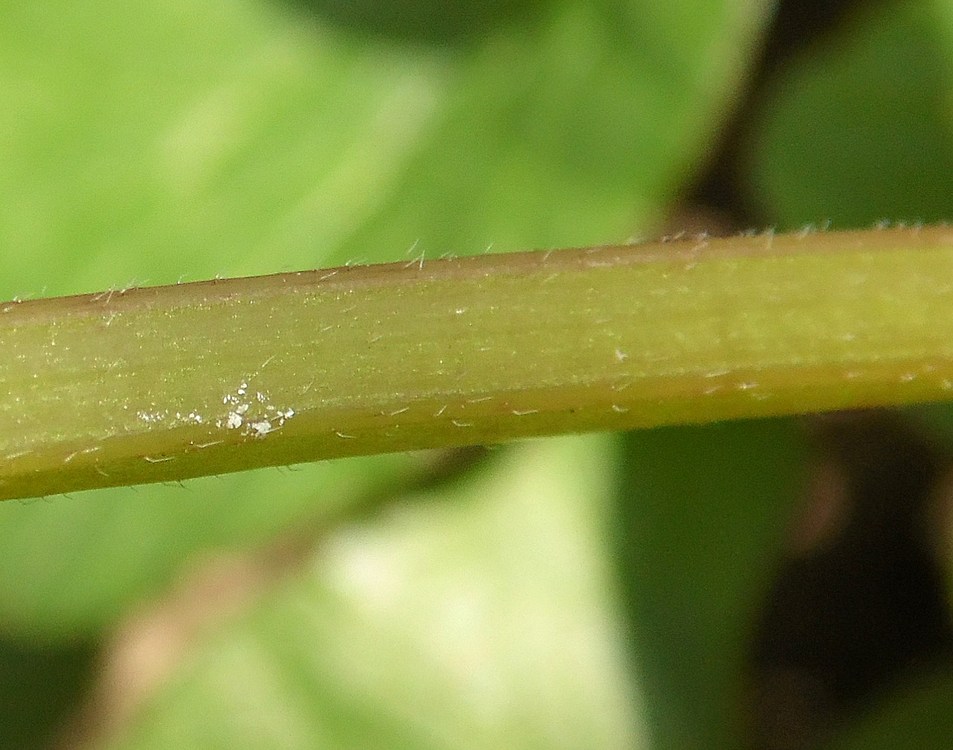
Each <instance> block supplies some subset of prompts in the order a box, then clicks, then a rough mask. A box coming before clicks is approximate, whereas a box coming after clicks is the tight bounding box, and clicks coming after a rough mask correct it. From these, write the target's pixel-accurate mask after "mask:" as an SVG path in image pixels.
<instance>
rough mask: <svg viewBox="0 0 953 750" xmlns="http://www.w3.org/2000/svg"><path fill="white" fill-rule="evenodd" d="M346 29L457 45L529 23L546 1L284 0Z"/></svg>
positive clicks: (431, 43) (354, 31)
mask: <svg viewBox="0 0 953 750" xmlns="http://www.w3.org/2000/svg"><path fill="white" fill-rule="evenodd" d="M287 2H289V3H291V4H292V5H295V6H297V7H299V8H304V9H305V10H307V11H309V12H311V13H313V14H315V15H316V16H317V17H319V18H320V20H321V21H324V22H327V23H330V24H332V25H334V26H337V27H339V28H343V29H346V30H347V31H350V32H353V33H356V34H361V35H366V36H375V37H380V38H383V39H388V40H391V41H395V42H416V43H420V44H429V45H435V46H444V47H449V46H461V45H465V44H467V43H469V42H472V41H474V40H476V39H479V38H481V37H483V36H485V35H486V34H487V33H489V32H491V31H493V30H494V29H496V28H498V27H500V26H504V25H507V24H512V23H518V22H525V21H528V20H532V19H533V18H534V17H535V16H536V15H537V14H538V13H539V12H540V11H541V10H542V9H543V8H544V6H545V2H544V0H512V1H510V0H484V2H479V3H474V2H469V0H444V2H435V1H434V0H388V1H386V2H381V1H380V0H287Z"/></svg>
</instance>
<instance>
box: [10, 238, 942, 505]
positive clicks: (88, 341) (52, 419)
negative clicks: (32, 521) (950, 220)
mask: <svg viewBox="0 0 953 750" xmlns="http://www.w3.org/2000/svg"><path fill="white" fill-rule="evenodd" d="M0 346H2V351H3V358H2V361H0V393H2V394H3V397H2V400H0V426H2V427H0V498H11V497H28V496H36V495H44V494H50V493H57V492H65V491H70V490H77V489H87V488H91V487H101V486H110V485H119V484H136V483H143V482H156V481H166V480H175V479H184V478H187V477H193V476H198V475H204V474H213V473H223V472H229V471H236V470H240V469H249V468H254V467H259V466H269V465H278V464H291V463H296V462H302V461H313V460H317V459H323V458H332V457H337V456H348V455H358V454H371V453H380V452H388V451H404V450H412V449H417V448H425V447H436V446H453V445H465V444H476V443H495V442H500V441H504V440H509V439H513V438H520V437H527V436H534V435H551V434H556V433H562V432H581V431H587V430H621V429H629V428H635V427H649V426H653V425H661V424H671V423H679V422H682V423H685V422H706V421H713V420H721V419H728V418H737V417H758V416H765V415H779V414H792V413H800V412H808V411H820V410H827V409H841V408H851V407H862V406H875V405H888V404H903V403H911V402H921V401H931V400H941V399H944V398H953V230H950V229H946V228H928V229H909V230H899V229H898V230H876V231H869V232H856V233H827V234H809V235H798V236H795V235H790V236H771V235H762V236H758V237H736V238H731V239H723V240H714V239H712V240H700V239H686V240H681V241H677V242H669V243H660V244H646V245H637V246H626V247H605V248H589V249H580V250H560V251H555V252H548V253H542V252H540V253H521V254H514V255H493V256H482V257H470V258H460V259H453V260H435V261H429V262H426V263H419V264H418V263H413V264H408V265H404V264H392V265H383V266H365V267H348V268H338V269H332V270H327V271H309V272H305V273H294V274H282V275H275V276H265V277H259V278H246V279H232V280H227V281H209V282H201V283H195V284H181V285H176V286H166V287H154V288H146V289H128V290H122V291H111V292H105V293H102V294H97V295H91V296H79V297H67V298H59V299H44V300H35V301H28V302H9V303H3V304H0Z"/></svg>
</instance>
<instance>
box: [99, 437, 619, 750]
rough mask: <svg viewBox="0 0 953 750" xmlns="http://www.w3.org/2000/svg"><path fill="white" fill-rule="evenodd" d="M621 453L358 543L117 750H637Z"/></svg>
mask: <svg viewBox="0 0 953 750" xmlns="http://www.w3.org/2000/svg"><path fill="white" fill-rule="evenodd" d="M607 455H609V451H608V446H607V438H606V437H604V436H589V437H585V438H562V439H555V440H548V441H539V442H534V443H529V444H524V445H521V446H519V448H518V449H516V450H511V451H507V452H506V454H504V455H502V456H500V457H499V460H498V461H496V462H494V463H493V464H492V465H491V470H490V471H489V472H485V473H483V474H482V475H480V476H478V477H476V478H474V479H473V480H472V481H469V482H465V483H459V484H457V485H456V486H454V487H453V488H450V489H445V490H443V491H439V492H431V493H426V494H424V495H421V496H418V497H412V498H409V499H408V500H407V501H406V502H405V503H402V504H400V505H397V506H395V507H394V508H393V509H392V510H391V511H390V512H388V513H386V514H385V515H383V516H382V517H380V518H379V519H377V520H376V521H374V522H372V523H366V524H361V525H357V526H351V527H345V528H342V529H340V530H339V531H337V532H335V533H333V534H331V535H330V536H329V537H328V538H327V539H325V540H324V541H323V542H322V543H321V544H320V545H319V546H318V548H317V550H316V552H315V554H314V556H313V558H311V560H310V562H309V563H308V565H307V567H306V568H305V569H304V570H303V571H302V572H301V574H300V575H296V576H294V578H293V579H292V580H290V581H288V583H287V584H286V585H283V586H281V587H280V589H279V590H278V591H276V592H274V593H273V594H269V595H266V596H265V598H264V600H263V601H261V603H260V604H259V605H258V606H257V607H256V608H255V609H254V610H253V611H252V612H250V613H249V614H248V615H247V616H246V617H244V618H242V619H241V620H239V621H237V622H234V623H233V624H232V625H230V626H227V627H225V628H223V629H222V630H220V631H219V632H217V633H216V634H215V635H214V636H213V637H211V638H209V639H208V640H207V641H206V642H205V643H204V645H201V646H200V647H199V648H198V649H197V650H196V651H195V652H194V653H192V654H191V656H190V657H189V658H187V659H186V660H185V662H184V663H183V665H182V669H181V670H180V672H179V674H178V676H177V677H175V678H174V679H173V680H172V681H171V682H170V683H169V684H168V686H167V687H166V688H165V689H164V690H162V691H161V692H160V693H159V694H158V696H157V697H156V698H155V699H154V700H153V701H151V702H150V703H149V704H148V705H147V706H146V707H145V708H144V709H143V711H142V712H141V713H140V716H139V719H138V721H136V722H134V724H133V725H132V727H131V728H130V729H129V730H128V732H127V733H126V735H125V737H124V738H123V739H121V740H119V741H118V742H116V743H115V744H111V745H109V746H110V747H113V748H122V749H123V750H132V749H133V748H136V749H137V750H145V749H146V748H169V747H189V748H196V749H197V750H198V749H201V748H223V747H228V748H232V749H233V750H241V749H242V748H249V750H251V749H252V748H254V749H256V750H257V748H262V747H269V748H289V749H290V748H314V747H334V748H355V750H357V749H358V748H360V749H361V750H369V749H370V748H381V749H384V748H386V749H387V750H393V749H394V748H403V747H407V748H454V750H459V749H461V748H473V749H476V748H487V749H489V748H493V749H494V750H495V749H496V748H503V747H505V748H547V749H551V748H580V747H594V748H595V747H597V748H605V749H607V750H608V749H610V748H619V749H620V750H621V749H622V748H631V747H634V746H637V745H636V743H637V742H638V716H637V714H636V713H635V706H636V705H637V700H636V696H635V695H634V694H633V690H632V687H631V686H630V685H629V684H627V682H626V679H625V675H624V673H623V672H622V670H621V661H622V660H621V659H620V658H619V651H620V648H621V645H620V642H619V640H618V633H617V632H616V630H615V627H614V620H613V617H612V610H611V606H610V595H611V590H610V587H609V584H608V581H609V569H608V565H607V561H606V560H605V559H604V553H605V543H604V539H603V535H604V527H603V524H604V522H605V511H606V507H607V502H606V501H607V495H608V492H609V482H610V479H611V469H612V467H611V466H609V465H607V464H606V456H607Z"/></svg>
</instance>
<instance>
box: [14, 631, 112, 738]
mask: <svg viewBox="0 0 953 750" xmlns="http://www.w3.org/2000/svg"><path fill="white" fill-rule="evenodd" d="M96 656H97V650H96V648H95V646H94V645H92V644H89V643H77V644H75V645H69V646H49V645H46V644H37V645H36V646H32V645H28V644H25V643H23V642H22V641H13V640H9V639H0V747H4V748H17V750H31V748H37V749H39V748H49V747H53V746H54V743H55V740H56V739H57V738H61V732H62V728H63V725H64V724H65V723H66V722H67V720H68V719H69V718H70V717H71V716H72V714H73V712H74V711H75V710H76V706H77V705H79V704H80V703H81V702H82V700H83V698H84V696H85V693H86V691H87V690H88V688H89V686H90V684H91V683H92V679H93V677H94V672H95V668H96Z"/></svg>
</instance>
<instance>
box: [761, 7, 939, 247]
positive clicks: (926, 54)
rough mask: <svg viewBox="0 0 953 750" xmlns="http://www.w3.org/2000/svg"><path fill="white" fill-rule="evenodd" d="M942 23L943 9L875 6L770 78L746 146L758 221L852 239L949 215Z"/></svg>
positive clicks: (933, 220) (932, 220)
mask: <svg viewBox="0 0 953 750" xmlns="http://www.w3.org/2000/svg"><path fill="white" fill-rule="evenodd" d="M944 8H945V10H944ZM944 13H945V15H946V19H947V21H949V15H950V14H949V3H946V2H945V1H943V0H934V1H931V0H916V1H915V2H891V3H879V4H877V5H876V6H873V7H872V8H870V9H869V10H868V11H867V12H866V13H865V14H864V15H863V16H862V17H858V18H857V19H855V26H853V27H852V28H850V29H848V30H847V31H848V33H847V34H846V35H842V36H840V37H838V38H836V39H834V40H832V41H830V42H828V43H826V44H825V45H824V46H823V47H819V48H817V49H815V50H812V51H811V52H810V54H805V55H803V56H801V57H800V58H799V59H798V60H797V61H796V62H795V63H792V64H790V65H789V66H788V67H787V68H786V69H784V70H782V71H781V73H780V74H779V75H778V77H777V78H776V80H775V81H774V82H773V83H772V94H771V96H770V97H769V99H768V101H767V103H766V104H765V105H764V112H763V115H762V119H761V122H760V123H759V124H758V125H757V127H756V128H755V130H754V133H753V135H752V137H751V140H750V142H749V144H748V148H749V151H750V155H749V158H750V161H751V163H752V170H751V174H750V177H749V192H750V194H751V196H752V197H753V198H754V199H755V200H756V201H757V203H758V205H760V207H761V209H762V211H763V213H764V215H766V216H767V217H768V219H769V221H772V222H776V223H777V224H778V225H779V226H780V227H781V228H796V227H798V226H802V225H804V224H823V223H825V222H827V221H830V222H832V223H833V225H834V226H835V227H839V228H853V227H863V226H870V225H872V224H874V223H875V222H879V221H905V222H937V221H944V220H947V219H949V218H950V216H951V215H953V196H951V193H950V174H951V172H953V64H951V62H953V57H951V54H953V52H951V42H953V35H950V36H944V35H943V33H942V31H941V30H942V28H943V26H942V24H941V23H940V21H941V19H942V18H943V17H944V16H943V14H944ZM947 25H949V24H947Z"/></svg>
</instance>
